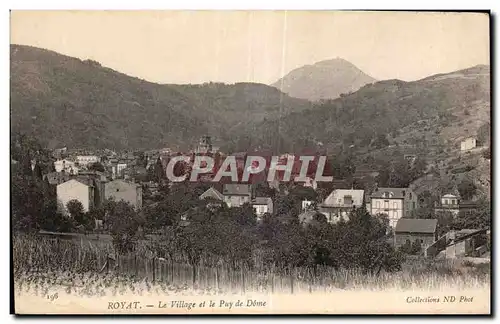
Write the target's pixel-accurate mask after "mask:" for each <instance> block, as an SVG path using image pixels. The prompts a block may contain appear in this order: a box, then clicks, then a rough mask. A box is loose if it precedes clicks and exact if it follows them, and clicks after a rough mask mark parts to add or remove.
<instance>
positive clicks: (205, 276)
mask: <svg viewBox="0 0 500 324" xmlns="http://www.w3.org/2000/svg"><path fill="white" fill-rule="evenodd" d="M111 253H113V251H112V248H110V247H105V246H96V245H95V244H94V245H92V244H88V243H84V242H74V241H57V242H55V241H51V240H48V239H41V240H40V239H35V238H27V237H14V242H13V259H14V281H15V290H16V292H17V293H29V294H31V293H33V294H39V295H41V296H45V295H47V296H48V295H50V294H51V293H52V292H53V291H61V289H63V290H64V291H65V292H66V293H67V294H71V295H77V296H112V295H119V294H120V295H121V294H127V295H128V294H137V295H141V296H142V295H148V294H161V295H179V294H180V295H217V294H228V293H229V294H231V293H234V294H239V293H245V292H259V293H294V294H296V293H306V292H309V293H313V292H334V291H339V290H372V291H380V290H446V289H450V288H452V289H469V288H474V289H478V288H479V289H481V288H485V289H489V285H490V264H481V265H473V264H470V263H467V262H462V261H459V260H455V261H453V262H451V261H446V260H434V261H431V260H425V259H410V260H408V261H407V262H406V263H405V264H404V265H403V270H402V271H399V272H392V273H389V272H383V271H382V272H381V273H379V274H378V275H375V274H370V273H364V272H361V271H359V270H356V269H340V270H335V269H333V268H330V267H321V268H318V269H317V270H316V272H315V273H314V271H313V270H312V269H307V268H295V269H279V268H276V267H263V266H257V267H254V268H252V269H249V268H245V267H243V266H242V267H239V268H233V267H230V266H229V265H227V264H218V265H216V266H213V265H212V266H208V265H203V264H201V265H200V266H198V267H196V269H195V272H196V281H195V282H194V283H193V281H192V274H193V267H191V266H190V265H189V264H187V263H183V262H179V260H164V259H158V258H156V261H153V259H152V258H149V257H148V255H147V253H146V251H142V252H140V253H135V254H134V255H130V256H126V257H121V258H118V260H116V259H115V260H114V263H113V264H112V266H109V265H108V266H106V260H107V258H108V256H109V255H110V254H111Z"/></svg>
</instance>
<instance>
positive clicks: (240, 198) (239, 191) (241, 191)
mask: <svg viewBox="0 0 500 324" xmlns="http://www.w3.org/2000/svg"><path fill="white" fill-rule="evenodd" d="M222 194H223V195H224V202H225V203H226V204H227V205H228V206H229V207H241V206H242V205H243V204H244V203H250V201H251V200H252V199H251V198H252V190H251V186H250V185H248V184H240V183H237V184H225V185H224V189H223V190H222Z"/></svg>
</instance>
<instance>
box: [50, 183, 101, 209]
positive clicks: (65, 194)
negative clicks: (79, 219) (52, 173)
mask: <svg viewBox="0 0 500 324" xmlns="http://www.w3.org/2000/svg"><path fill="white" fill-rule="evenodd" d="M94 190H95V188H94V186H93V185H92V184H90V183H88V182H87V183H84V182H82V181H80V180H76V179H71V180H68V181H66V182H64V183H61V184H58V185H57V188H56V194H57V210H58V211H59V212H61V213H62V214H64V215H68V210H67V208H66V207H67V206H66V205H67V203H68V202H69V201H71V200H74V199H76V200H78V201H79V202H80V203H81V204H82V206H83V211H84V212H88V211H89V210H90V209H91V208H93V207H94Z"/></svg>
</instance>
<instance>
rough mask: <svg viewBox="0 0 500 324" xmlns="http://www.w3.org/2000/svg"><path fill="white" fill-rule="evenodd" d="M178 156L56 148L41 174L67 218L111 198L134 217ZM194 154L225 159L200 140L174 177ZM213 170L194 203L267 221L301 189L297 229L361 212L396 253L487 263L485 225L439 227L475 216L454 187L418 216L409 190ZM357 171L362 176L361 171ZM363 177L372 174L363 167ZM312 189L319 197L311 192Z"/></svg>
mask: <svg viewBox="0 0 500 324" xmlns="http://www.w3.org/2000/svg"><path fill="white" fill-rule="evenodd" d="M475 148H476V143H475V139H466V140H464V141H463V142H462V143H461V148H460V149H461V150H462V151H469V150H474V149H475ZM179 155H180V153H178V152H172V151H171V150H170V149H168V148H166V149H163V150H150V151H145V152H134V153H132V152H122V153H117V152H113V151H111V150H95V151H91V150H78V149H73V150H71V149H67V148H61V149H56V150H53V151H52V157H53V159H54V160H55V161H54V162H53V165H54V170H53V172H50V173H47V174H43V175H41V176H42V178H43V181H44V182H45V183H47V184H48V186H49V187H50V188H51V189H50V190H52V192H53V197H54V199H56V200H57V210H58V212H60V213H61V214H63V215H65V216H66V217H71V216H70V212H69V211H68V203H70V202H72V201H75V200H76V201H78V202H79V203H81V206H82V208H83V212H89V211H91V210H93V209H95V208H98V207H99V206H101V205H103V204H104V202H105V201H107V200H109V199H111V200H114V201H122V200H123V201H125V202H127V203H128V204H130V205H131V206H133V207H134V208H135V210H136V211H137V212H138V213H141V212H143V211H144V210H148V208H149V210H151V208H154V207H155V206H156V205H157V204H158V200H159V199H161V198H158V197H160V196H161V195H164V194H165V193H164V192H162V190H161V188H165V187H167V188H168V187H171V186H172V185H174V183H173V182H170V181H168V179H167V178H166V177H165V172H166V169H167V165H168V162H169V161H170V160H171V159H172V158H173V157H175V156H179ZM200 155H209V156H213V157H216V158H215V159H216V160H217V161H220V158H221V157H223V156H225V154H223V153H222V152H220V151H219V149H218V148H217V147H214V146H213V145H212V142H211V138H210V136H203V137H202V138H201V139H200V142H199V144H198V146H197V147H196V148H195V149H194V150H192V151H191V152H189V155H188V156H191V157H192V159H191V160H187V161H183V162H182V163H180V164H177V166H175V167H174V173H175V172H177V173H179V172H180V174H189V173H190V172H192V167H193V161H194V157H195V156H200ZM231 155H232V156H235V157H236V162H237V166H238V174H240V175H241V173H243V172H244V171H245V170H244V168H245V161H246V158H247V156H249V155H251V154H250V153H247V152H241V153H236V154H231ZM288 156H289V155H287V154H284V155H282V156H281V157H280V161H281V160H286V159H287V157H288ZM405 158H406V157H405ZM411 158H412V157H411V156H410V159H408V160H409V161H410V162H411ZM413 158H414V157H413ZM36 164H37V162H36V160H33V161H32V169H33V170H34V171H35V170H36ZM218 165H219V166H220V163H219V164H218ZM216 171H217V170H216V168H215V167H214V168H213V172H205V173H204V174H201V175H200V177H199V178H197V179H196V180H197V181H198V182H197V183H203V184H204V185H205V188H207V189H206V190H204V192H203V193H202V194H200V195H199V199H200V200H206V199H209V200H210V204H211V205H214V204H215V205H217V204H224V206H226V207H229V208H234V207H242V206H244V205H250V206H251V207H252V208H253V210H254V212H255V216H256V218H257V222H262V220H263V218H264V217H265V216H266V215H270V216H271V217H272V215H273V214H275V213H276V210H275V208H274V207H275V206H274V205H275V201H273V200H275V192H280V193H281V194H283V195H287V194H288V193H289V192H290V190H292V189H293V188H296V187H300V188H304V190H306V192H307V194H305V195H303V197H302V198H301V201H300V212H299V214H298V215H297V217H298V219H299V221H300V223H301V224H303V226H307V225H308V224H311V223H314V222H315V221H317V219H318V215H322V217H324V220H325V221H326V222H327V223H331V224H335V223H338V222H346V221H348V220H349V215H350V214H351V212H352V211H353V210H355V209H360V208H365V209H366V211H367V212H368V213H369V214H370V215H372V216H376V215H385V216H386V217H387V220H388V230H387V231H388V234H389V236H388V237H390V243H391V244H392V245H393V246H394V248H395V249H399V250H404V251H406V252H407V253H409V254H418V255H421V256H424V257H427V258H466V259H468V260H472V261H473V262H479V263H481V262H488V261H489V257H490V256H489V255H490V235H491V234H490V229H489V227H484V228H482V227H481V228H461V229H458V230H457V229H454V228H450V226H448V225H449V224H448V225H447V226H442V224H439V222H440V221H439V220H440V219H441V220H442V219H448V221H447V222H448V223H450V219H451V222H453V220H454V219H456V218H458V217H465V218H467V217H474V216H473V215H475V214H476V213H478V209H479V206H478V203H477V202H474V201H469V200H465V199H462V198H461V197H460V194H459V193H458V191H457V190H454V191H453V190H450V192H445V193H444V194H442V195H441V196H440V197H439V199H437V200H436V201H434V202H433V206H432V208H431V209H427V210H428V213H429V214H428V215H427V216H426V217H425V218H423V217H421V215H417V214H418V213H416V212H417V210H419V209H420V208H421V207H422V206H420V205H421V204H423V203H424V202H423V199H419V197H418V195H417V194H416V193H415V192H414V190H413V189H412V187H411V186H408V187H405V188H395V187H378V186H375V187H374V188H373V190H371V191H368V190H364V189H359V188H354V187H353V185H352V183H351V184H350V185H349V184H347V183H346V182H345V181H343V180H342V179H334V180H333V181H332V183H331V184H330V186H326V187H325V186H322V183H320V182H317V181H316V180H315V179H314V175H313V174H311V172H310V171H309V170H308V172H307V177H306V178H305V181H304V179H302V181H294V179H297V176H298V173H299V172H300V165H299V166H298V167H296V166H295V165H294V166H293V168H292V177H293V178H294V179H291V181H288V182H284V181H282V180H283V179H282V178H280V177H283V172H280V171H277V172H275V173H276V175H275V179H274V181H270V182H267V175H268V174H267V173H268V172H269V170H268V169H266V170H263V172H262V173H257V174H251V175H250V177H249V179H248V180H247V181H243V182H242V181H236V182H235V181H233V180H234V179H228V178H227V177H225V178H222V179H221V180H220V181H217V182H215V183H209V182H204V181H203V180H210V179H213V177H214V174H215V173H216ZM312 171H313V173H314V171H316V170H315V169H314V168H312ZM322 171H323V170H322ZM359 172H360V173H362V174H363V176H366V173H367V171H366V170H360V171H359ZM370 172H374V171H370V170H368V173H370ZM230 178H231V177H230ZM247 178H248V177H247ZM240 179H241V178H240ZM195 185H196V184H195ZM257 187H260V188H261V189H262V187H265V188H266V190H258V189H257ZM322 187H323V188H322ZM325 188H326V189H325ZM325 190H326V191H325ZM318 192H320V193H322V194H320V195H318ZM416 215H417V216H416ZM179 217H180V220H181V222H182V224H183V226H189V212H183V213H182V214H181V215H179ZM103 218H104V217H103ZM93 223H95V226H94V228H93V231H95V232H100V231H103V230H104V229H105V228H106V224H104V222H103V219H97V218H96V219H94V220H93ZM87 232H88V231H87Z"/></svg>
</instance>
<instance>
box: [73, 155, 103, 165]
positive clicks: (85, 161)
mask: <svg viewBox="0 0 500 324" xmlns="http://www.w3.org/2000/svg"><path fill="white" fill-rule="evenodd" d="M100 161H101V159H100V158H99V157H98V156H97V155H78V156H77V157H76V162H78V165H80V166H84V167H86V166H88V165H89V164H92V163H96V162H100Z"/></svg>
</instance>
